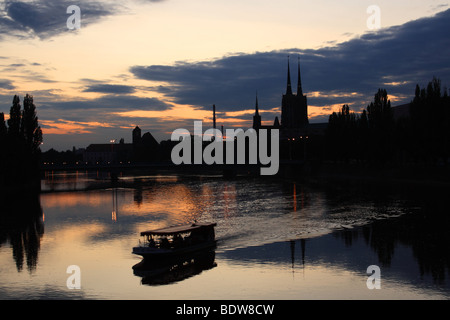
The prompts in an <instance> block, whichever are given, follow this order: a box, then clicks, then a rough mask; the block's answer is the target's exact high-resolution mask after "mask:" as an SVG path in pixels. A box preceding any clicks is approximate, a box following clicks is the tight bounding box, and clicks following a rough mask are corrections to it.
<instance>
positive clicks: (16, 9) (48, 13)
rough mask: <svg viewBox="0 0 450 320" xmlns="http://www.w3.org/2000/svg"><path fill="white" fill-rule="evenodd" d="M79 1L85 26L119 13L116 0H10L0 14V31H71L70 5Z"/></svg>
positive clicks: (24, 34) (41, 34)
mask: <svg viewBox="0 0 450 320" xmlns="http://www.w3.org/2000/svg"><path fill="white" fill-rule="evenodd" d="M73 4H76V5H78V6H79V7H80V9H81V21H82V27H85V26H87V25H89V24H92V23H95V22H98V21H99V19H100V18H102V17H105V16H109V15H113V14H115V13H117V11H118V8H119V7H118V6H117V5H116V4H108V3H105V2H99V1H86V0H82V1H76V3H74V1H71V0H61V1H55V0H52V1H44V0H37V1H31V2H21V1H6V2H5V5H4V8H3V10H2V11H3V12H1V15H0V34H1V35H6V34H8V35H12V36H16V37H20V38H28V37H39V38H41V39H46V38H49V37H52V36H55V35H57V34H60V33H62V32H68V31H69V30H68V28H67V19H68V18H69V17H70V14H67V13H66V10H67V7H69V6H70V5H73Z"/></svg>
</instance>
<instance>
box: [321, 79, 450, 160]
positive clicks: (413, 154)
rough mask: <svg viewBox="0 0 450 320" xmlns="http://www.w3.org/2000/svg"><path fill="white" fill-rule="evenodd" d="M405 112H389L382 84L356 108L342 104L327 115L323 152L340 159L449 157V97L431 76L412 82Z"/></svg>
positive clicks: (425, 158)
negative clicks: (424, 84) (358, 111)
mask: <svg viewBox="0 0 450 320" xmlns="http://www.w3.org/2000/svg"><path fill="white" fill-rule="evenodd" d="M408 111H409V112H408V115H405V116H400V117H394V112H393V108H392V106H391V102H390V100H389V98H388V93H387V91H386V90H385V89H379V90H378V92H377V93H376V94H375V97H374V101H373V102H371V103H370V104H369V105H368V106H367V108H366V109H364V110H363V111H362V113H361V114H356V113H354V112H352V111H351V110H350V108H349V106H348V105H344V106H343V107H342V109H341V110H340V111H339V112H334V113H333V114H331V115H330V117H329V122H328V127H327V131H326V150H327V151H326V154H327V158H328V159H331V160H334V161H340V162H359V163H366V164H372V165H386V164H407V163H412V164H427V165H429V164H432V165H437V164H443V165H447V164H448V160H449V157H450V98H449V96H448V93H447V89H442V88H441V81H440V80H439V79H436V78H434V79H433V80H432V81H431V82H429V84H428V85H427V87H426V88H420V86H419V85H417V86H416V90H415V97H414V99H413V100H412V101H411V103H410V104H409V110H408Z"/></svg>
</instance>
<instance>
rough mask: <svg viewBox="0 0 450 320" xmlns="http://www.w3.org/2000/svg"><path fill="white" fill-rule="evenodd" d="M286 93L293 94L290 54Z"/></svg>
mask: <svg viewBox="0 0 450 320" xmlns="http://www.w3.org/2000/svg"><path fill="white" fill-rule="evenodd" d="M286 95H292V86H291V68H290V66H289V56H288V78H287V89H286Z"/></svg>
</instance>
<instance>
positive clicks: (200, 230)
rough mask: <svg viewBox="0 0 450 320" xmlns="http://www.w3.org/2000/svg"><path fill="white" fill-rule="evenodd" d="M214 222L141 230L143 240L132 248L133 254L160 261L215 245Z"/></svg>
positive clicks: (180, 256)
mask: <svg viewBox="0 0 450 320" xmlns="http://www.w3.org/2000/svg"><path fill="white" fill-rule="evenodd" d="M215 226H216V223H197V222H195V223H192V224H186V225H177V226H170V227H166V228H162V229H156V230H150V231H143V232H141V233H140V235H141V237H143V238H144V239H143V241H139V246H137V247H134V248H133V254H136V255H140V256H142V257H143V258H144V260H147V261H148V260H153V261H160V260H161V259H167V258H182V257H183V256H184V255H190V254H193V253H196V252H199V251H205V250H208V249H213V248H215V246H216V239H215V231H214V227H215Z"/></svg>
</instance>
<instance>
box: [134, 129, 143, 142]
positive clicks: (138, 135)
mask: <svg viewBox="0 0 450 320" xmlns="http://www.w3.org/2000/svg"><path fill="white" fill-rule="evenodd" d="M141 135H142V131H141V128H139V127H138V126H136V128H134V130H133V145H136V144H138V143H140V142H141Z"/></svg>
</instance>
